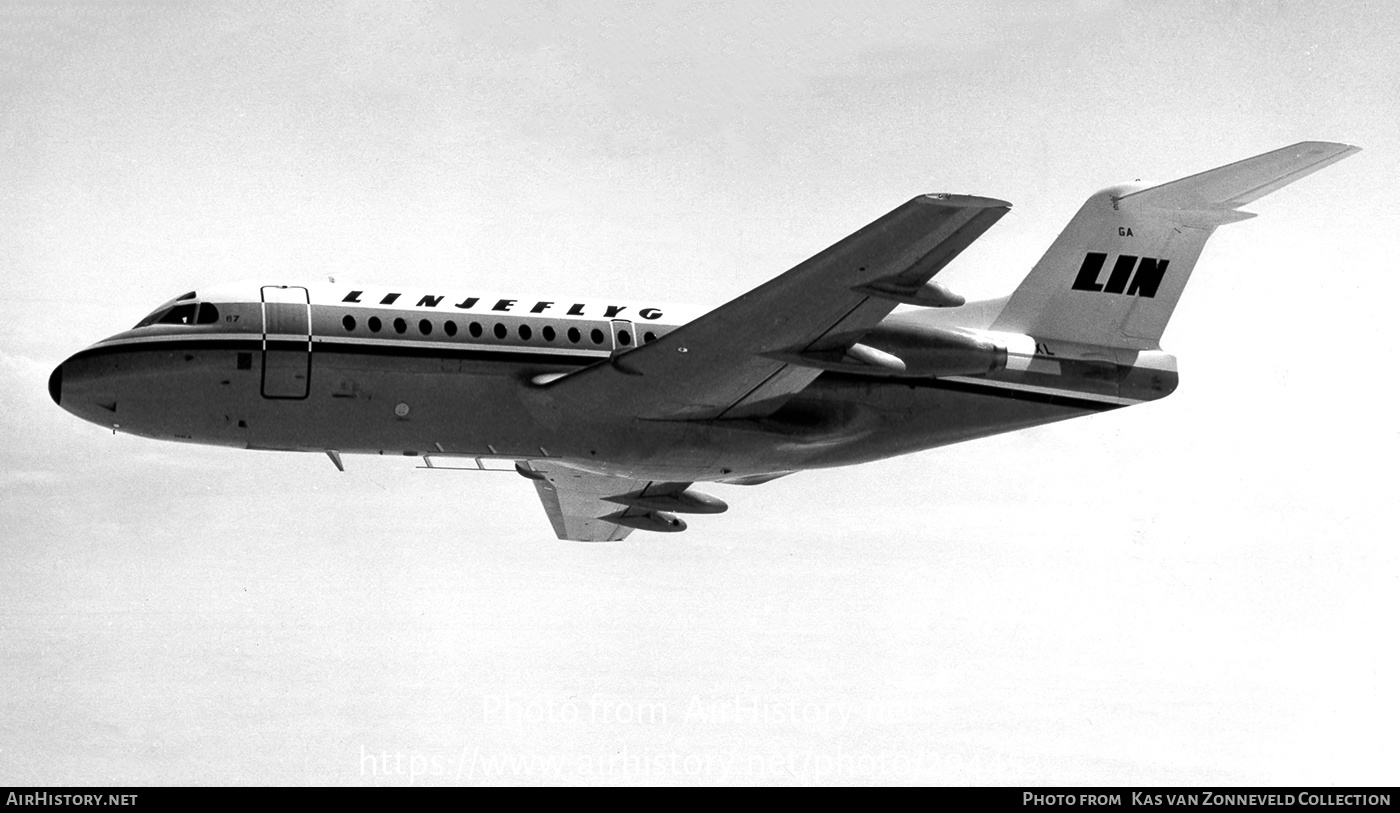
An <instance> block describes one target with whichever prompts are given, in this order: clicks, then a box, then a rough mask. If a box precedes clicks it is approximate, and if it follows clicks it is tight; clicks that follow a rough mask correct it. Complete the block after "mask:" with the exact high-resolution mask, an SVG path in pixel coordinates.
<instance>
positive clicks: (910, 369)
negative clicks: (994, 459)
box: [767, 320, 1006, 378]
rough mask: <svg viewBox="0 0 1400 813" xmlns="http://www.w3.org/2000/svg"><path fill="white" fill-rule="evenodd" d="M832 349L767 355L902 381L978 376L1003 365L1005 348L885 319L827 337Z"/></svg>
mask: <svg viewBox="0 0 1400 813" xmlns="http://www.w3.org/2000/svg"><path fill="white" fill-rule="evenodd" d="M828 341H829V343H830V344H832V345H838V346H837V347H835V348H833V349H831V350H799V351H795V352H794V351H787V352H779V353H769V354H767V355H769V356H770V357H772V358H776V359H780V360H782V361H787V362H790V363H792V364H799V365H802V366H804V367H817V368H819V369H822V370H831V371H833V372H846V373H858V374H863V375H885V376H899V377H904V378H941V377H943V376H950V375H982V374H983V373H988V372H991V371H993V370H999V369H1001V368H1003V367H1005V366H1006V348H1005V347H1002V346H1000V345H998V344H996V343H994V342H991V341H988V340H987V339H984V338H981V337H978V336H974V335H972V334H971V333H967V332H964V331H960V330H952V329H949V328H943V327H935V326H933V325H925V324H919V323H918V322H914V321H903V320H893V321H891V320H887V321H885V322H882V323H880V324H878V325H876V326H875V327H874V328H871V329H870V330H868V331H865V332H863V333H860V334H858V335H852V336H849V337H842V336H839V335H837V336H831V337H829V338H828Z"/></svg>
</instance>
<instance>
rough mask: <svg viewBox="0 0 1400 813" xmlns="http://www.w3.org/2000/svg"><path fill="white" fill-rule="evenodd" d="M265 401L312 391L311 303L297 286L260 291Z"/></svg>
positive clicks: (300, 395) (305, 394)
mask: <svg viewBox="0 0 1400 813" xmlns="http://www.w3.org/2000/svg"><path fill="white" fill-rule="evenodd" d="M262 311H263V342H262V344H263V363H262V394H263V397H264V398H305V397H306V396H307V395H309V394H310V392H311V301H310V299H309V298H308V297H307V293H306V289H305V288H302V287H299V286H286V285H282V286H267V287H264V288H263V289H262Z"/></svg>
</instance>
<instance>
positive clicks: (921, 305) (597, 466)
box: [48, 141, 1358, 541]
mask: <svg viewBox="0 0 1400 813" xmlns="http://www.w3.org/2000/svg"><path fill="white" fill-rule="evenodd" d="M1357 151H1358V148H1357V147H1353V146H1350V145H1346V144H1337V143H1329V142H1321V141H1305V142H1301V143H1298V144H1294V145H1292V146H1289V147H1284V148H1282V149H1278V150H1274V151H1272V152H1267V153H1264V154H1262V155H1258V156H1255V157H1253V158H1248V159H1245V160H1243V161H1238V162H1236V163H1232V164H1228V165H1226V166H1222V167H1219V168H1216V169H1213V170H1209V171H1207V172H1202V173H1199V174H1196V175H1191V176H1189V177H1186V178H1182V179H1180V180H1177V181H1172V182H1170V183H1166V184H1161V185H1157V186H1145V185H1143V184H1140V183H1139V184H1122V185H1117V186H1110V187H1108V188H1106V189H1102V190H1100V191H1098V192H1095V193H1094V194H1093V195H1092V196H1090V197H1089V199H1088V200H1087V201H1086V202H1085V203H1084V204H1083V206H1082V207H1081V208H1080V209H1079V211H1078V213H1077V214H1075V215H1074V217H1073V219H1071V220H1070V221H1069V224H1068V225H1067V226H1066V227H1065V229H1064V231H1063V232H1061V233H1060V235H1059V236H1058V237H1057V238H1056V239H1055V241H1054V242H1053V243H1052V244H1051V245H1050V247H1049V249H1048V250H1047V251H1046V252H1045V254H1044V256H1043V257H1042V258H1041V259H1040V261H1039V262H1037V263H1036V264H1035V266H1034V267H1033V268H1032V269H1031V271H1030V273H1029V274H1028V275H1027V276H1026V277H1025V279H1024V281H1023V282H1022V283H1021V284H1020V286H1019V287H1017V288H1016V289H1015V291H1013V292H1012V293H1011V294H1010V295H1009V296H1005V297H1001V298H998V299H993V300H987V301H981V302H968V301H966V300H965V298H964V297H962V296H959V295H957V294H955V293H953V292H952V291H950V290H948V289H947V288H946V287H945V286H943V285H942V284H940V283H938V282H936V281H934V279H933V278H934V276H935V275H936V274H937V273H938V272H939V271H940V270H942V269H943V268H944V267H945V266H947V265H948V264H949V263H950V262H951V261H952V260H953V259H954V258H955V257H956V256H957V255H958V254H959V253H960V252H962V251H963V250H964V249H965V248H967V246H969V245H970V244H971V243H972V242H973V241H974V240H976V239H977V238H978V237H980V236H981V235H982V234H983V233H984V232H985V231H986V230H987V229H988V228H990V227H991V226H992V225H993V224H994V223H996V222H997V221H998V220H999V219H1000V218H1001V217H1002V216H1003V215H1005V214H1006V212H1007V211H1008V210H1009V209H1010V204H1008V203H1006V202H1005V201H1001V200H995V199H992V198H986V197H977V196H972V195H961V194H925V195H920V196H918V197H915V198H913V199H912V200H910V201H908V202H907V203H905V204H903V205H902V206H899V207H898V208H896V209H894V210H893V211H891V212H890V213H889V214H886V215H885V216H883V217H881V218H879V219H878V220H876V221H874V222H873V223H871V224H870V225H868V226H866V227H864V228H862V229H860V230H859V231H857V232H855V233H854V234H852V235H850V236H849V237H846V238H845V239H843V240H841V241H840V242H838V243H836V244H835V245H833V246H831V247H830V248H828V249H826V250H825V251H822V252H821V253H819V254H817V255H815V256H813V257H812V258H811V259H808V260H806V261H805V262H802V263H800V264H799V265H797V266H796V267H795V268H793V269H791V270H790V271H788V272H786V273H784V274H782V275H780V276H778V277H775V278H773V279H771V280H769V281H767V282H765V283H763V284H761V285H759V286H758V287H756V288H754V289H753V290H751V291H749V292H748V293H746V294H744V295H742V296H740V297H738V298H737V299H734V300H732V301H730V302H727V303H725V304H723V305H721V306H719V307H717V308H714V309H712V310H708V311H706V310H704V309H697V308H688V307H680V306H675V305H670V304H662V303H657V302H652V301H622V300H612V299H570V298H564V297H555V298H525V297H523V296H514V297H512V296H510V295H503V294H498V293H487V292H483V291H475V290H473V291H465V292H456V293H453V292H446V291H437V290H426V289H421V288H415V287H413V286H400V287H382V286H380V287H371V286H359V287H357V286H350V285H345V284H335V283H307V284H275V283H269V282H251V283H236V284H226V285H216V286H214V287H210V288H207V289H200V290H197V291H192V292H189V293H186V294H184V295H182V296H178V297H176V298H175V299H172V300H170V301H169V302H166V303H165V304H163V305H161V306H160V307H159V308H156V309H155V310H154V311H152V312H151V313H150V315H148V316H146V317H145V318H143V319H141V320H140V321H139V322H138V323H137V324H136V326H135V327H133V328H132V329H130V330H126V331H123V332H121V333H117V334H116V335H114V336H111V337H108V338H106V339H103V340H102V341H99V342H97V343H96V344H94V345H92V346H91V347H88V348H86V349H84V350H82V351H80V352H78V353H76V354H74V355H73V356H72V357H71V358H69V359H67V360H66V361H64V362H63V363H62V364H60V365H59V366H58V367H57V368H56V369H55V370H54V371H53V374H52V375H51V376H50V378H49V384H48V388H49V393H50V395H51V396H52V398H53V400H54V402H55V403H57V404H58V405H59V406H60V407H62V408H63V409H65V410H67V411H68V412H71V413H73V414H74V415H76V416H78V417H80V418H82V419H84V420H87V421H90V422H92V423H95V424H97V425H99V426H102V427H105V428H108V429H110V430H112V432H113V433H116V432H118V431H120V432H125V433H129V434H134V435H139V436H142V437H147V438H155V439H159V440H167V441H183V442H188V443H201V444H211V445H216V446H229V447H235V448H239V449H261V450H277V451H297V452H315V453H318V454H325V455H328V456H329V457H330V459H331V461H332V462H333V463H334V465H335V466H336V468H338V469H340V470H341V471H344V463H343V461H342V458H341V456H342V455H343V454H375V455H405V456H409V457H414V458H422V462H423V467H426V468H432V469H471V470H488V471H490V470H504V471H515V472H517V473H518V474H520V475H522V476H523V477H525V478H527V479H528V480H530V481H531V482H532V483H533V484H534V486H535V488H536V490H537V491H538V494H539V497H540V500H541V501H542V503H543V505H544V508H545V511H546V513H547V514H548V516H549V520H550V522H551V524H552V525H553V529H554V532H555V534H556V535H557V536H558V537H559V538H560V539H567V540H577V541H609V540H620V539H623V538H624V537H626V536H627V535H628V534H629V533H630V532H632V531H633V530H643V531H659V532H675V531H681V530H684V529H685V528H686V523H685V521H684V520H683V519H681V518H680V517H679V516H677V515H678V514H694V515H705V514H714V513H719V512H722V511H724V510H726V508H727V506H726V504H725V503H724V502H723V501H721V500H719V499H718V498H715V497H713V496H710V495H707V494H704V493H701V492H699V491H697V490H695V489H694V488H693V484H695V483H700V482H716V483H729V484H739V485H757V484H761V483H766V482H768V481H771V480H773V479H776V478H778V477H783V476H786V475H789V474H792V473H794V472H798V471H802V470H804V469H813V468H825V467H834V466H847V465H852V464H858V463H864V462H868V461H874V460H880V459H883V458H887V457H892V456H895V455H901V454H907V453H910V452H915V451H920V450H924V449H932V448H935V447H939V446H944V445H948V444H952V443H959V442H962V441H967V440H972V439H975V438H981V437H986V436H989V435H994V434H999V433H1002V432H1011V431H1016V430H1019V429H1024V428H1027V427H1032V426H1038V425H1041V424H1046V423H1050V422H1054V421H1060V420H1065V419H1068V418H1075V417H1080V416H1085V415H1092V414H1095V413H1099V412H1103V411H1106V410H1111V409H1117V408H1119V407H1124V406H1131V405H1134V404H1140V403H1144V402H1147V401H1154V400H1157V399H1160V398H1163V397H1166V396H1167V395H1169V394H1170V393H1171V392H1172V391H1173V390H1174V389H1175V388H1176V385H1177V370H1176V359H1175V357H1173V356H1172V355H1170V354H1168V353H1166V352H1164V351H1163V350H1162V349H1161V347H1160V346H1159V340H1160V338H1161V336H1162V333H1163V331H1164V329H1165V328H1166V326H1167V321H1168V319H1170V317H1171V315H1172V312H1173V310H1174V309H1175V308H1176V305H1177V301H1178V299H1179V298H1180V297H1181V293H1182V290H1183V289H1184V288H1185V286H1186V283H1187V280H1188V279H1189V277H1190V275H1191V272H1192V270H1193V269H1194V267H1195V265H1196V262H1197V260H1198V258H1199V257H1200V254H1201V250H1202V248H1203V246H1204V245H1205V242H1206V240H1207V239H1208V238H1209V237H1210V236H1211V234H1212V233H1213V232H1214V230H1215V229H1216V227H1218V226H1221V225H1225V224H1229V223H1235V222H1238V221H1241V220H1245V219H1248V218H1250V217H1253V216H1254V215H1253V214H1251V213H1249V212H1245V211H1241V209H1240V207H1241V206H1244V205H1245V204H1248V203H1250V202H1252V201H1254V200H1256V199H1258V198H1260V197H1263V196H1264V195H1267V194H1269V193H1270V192H1273V191H1275V190H1277V189H1279V188H1281V187H1283V186H1285V185H1287V184H1289V183H1292V182H1293V181H1296V180H1298V179H1299V178H1302V177H1304V176H1306V175H1308V174H1310V173H1312V172H1315V171H1317V170H1319V169H1322V168H1323V167H1326V166H1328V165H1330V164H1333V163H1335V162H1337V161H1340V160H1341V159H1343V158H1346V157H1347V156H1349V155H1352V154H1353V153H1355V152H1357ZM901 305H904V306H914V307H913V309H909V308H905V309H901V310H898V311H897V310H896V308H897V307H898V306H901Z"/></svg>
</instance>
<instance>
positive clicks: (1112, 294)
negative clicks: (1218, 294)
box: [992, 141, 1359, 350]
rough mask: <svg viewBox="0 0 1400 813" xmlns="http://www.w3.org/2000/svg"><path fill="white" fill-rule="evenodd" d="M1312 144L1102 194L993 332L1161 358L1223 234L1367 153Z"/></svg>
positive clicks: (1053, 246)
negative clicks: (1201, 264) (1264, 202)
mask: <svg viewBox="0 0 1400 813" xmlns="http://www.w3.org/2000/svg"><path fill="white" fill-rule="evenodd" d="M1358 149H1359V148H1357V147H1352V146H1349V145H1346V144H1333V143H1329V142H1325V141H1304V142H1301V143H1298V144H1294V145H1293V146H1291V147H1284V148H1283V149H1280V150H1274V151H1273V152H1267V153H1264V154H1263V155H1258V156H1255V157H1253V158H1247V159H1245V160H1243V161H1237V162H1235V163H1233V164H1227V165H1226V166H1223V167H1219V168H1217V169H1212V170H1210V171H1208V172H1202V173H1200V174H1197V175H1192V176H1190V177H1188V178H1182V179H1181V180H1178V181H1172V182H1171V183H1167V184H1162V185H1160V186H1154V187H1148V188H1144V187H1141V186H1131V185H1128V186H1114V187H1109V188H1108V189H1104V190H1102V191H1100V192H1097V193H1095V194H1094V195H1093V196H1091V197H1090V198H1089V199H1088V200H1087V201H1085V203H1084V205H1083V206H1082V207H1080V209H1079V212H1078V213H1077V214H1075V216H1074V218H1073V219H1072V220H1070V222H1069V225H1068V226H1066V227H1065V230H1064V231H1063V232H1061V233H1060V236H1059V237H1057V238H1056V239H1055V242H1054V243H1053V244H1051V246H1050V248H1049V250H1048V251H1046V252H1045V256H1043V257H1041V259H1040V262H1038V263H1036V265H1035V268H1033V269H1032V270H1031V273H1030V274H1029V275H1027V277H1026V279H1025V280H1024V281H1023V282H1022V283H1021V285H1020V287H1019V288H1017V289H1016V292H1015V293H1014V294H1012V295H1011V299H1010V301H1008V302H1007V304H1006V308H1005V309H1004V310H1003V311H1002V312H1001V315H1000V316H998V317H997V319H996V321H995V322H994V323H993V325H992V328H993V329H994V330H999V331H1007V332H1014V333H1026V334H1029V335H1032V336H1036V337H1038V338H1047V339H1059V340H1062V341H1070V342H1080V343H1084V344H1095V345H1104V346H1108V347H1122V348H1130V349H1141V350H1148V349H1155V348H1156V347H1157V346H1158V341H1159V340H1160V339H1161V336H1162V332H1163V331H1164V330H1165V329H1166V327H1167V321H1168V320H1169V319H1170V318H1171V315H1172V311H1173V310H1174V309H1175V308H1176V303H1177V300H1179V299H1180V298H1181V292H1182V291H1183V290H1184V289H1185V288H1186V282H1187V280H1189V279H1190V276H1191V271H1192V270H1193V269H1194V268H1195V265H1196V260H1197V259H1198V258H1199V257H1200V255H1201V249H1202V248H1203V247H1204V246H1205V242H1206V240H1207V239H1208V238H1209V237H1210V235H1211V233H1212V232H1214V231H1215V229H1216V227H1217V226H1221V225H1224V224H1226V223H1234V222H1237V221H1240V220H1245V219H1248V218H1251V217H1254V215H1253V214H1250V213H1249V212H1242V211H1240V210H1239V208H1238V207H1240V206H1243V205H1244V204H1246V203H1249V202H1251V201H1253V200H1256V199H1258V198H1261V197H1263V196H1264V195H1267V194H1269V193H1270V192H1273V191H1274V190H1277V189H1280V188H1282V187H1283V186H1286V185H1288V184H1290V183H1292V182H1293V181H1296V180H1298V179H1299V178H1302V177H1303V176H1305V175H1308V174H1310V173H1312V172H1316V171H1317V170H1319V169H1322V168H1323V167H1325V166H1328V165H1329V164H1332V163H1335V162H1337V161H1340V160H1341V159H1343V158H1345V157H1347V156H1348V155H1351V154H1352V153H1355V152H1357V151H1358Z"/></svg>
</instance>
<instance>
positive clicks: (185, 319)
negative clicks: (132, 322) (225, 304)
mask: <svg viewBox="0 0 1400 813" xmlns="http://www.w3.org/2000/svg"><path fill="white" fill-rule="evenodd" d="M211 307H212V306H211ZM194 317H195V304H194V303H193V302H191V303H189V304H186V305H175V306H174V307H164V308H161V309H159V310H157V311H156V312H155V313H152V314H151V315H150V316H147V317H146V318H145V319H142V320H141V321H139V322H137V323H136V327H145V326H147V325H192V324H194ZM134 329H135V328H133V330H134Z"/></svg>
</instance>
